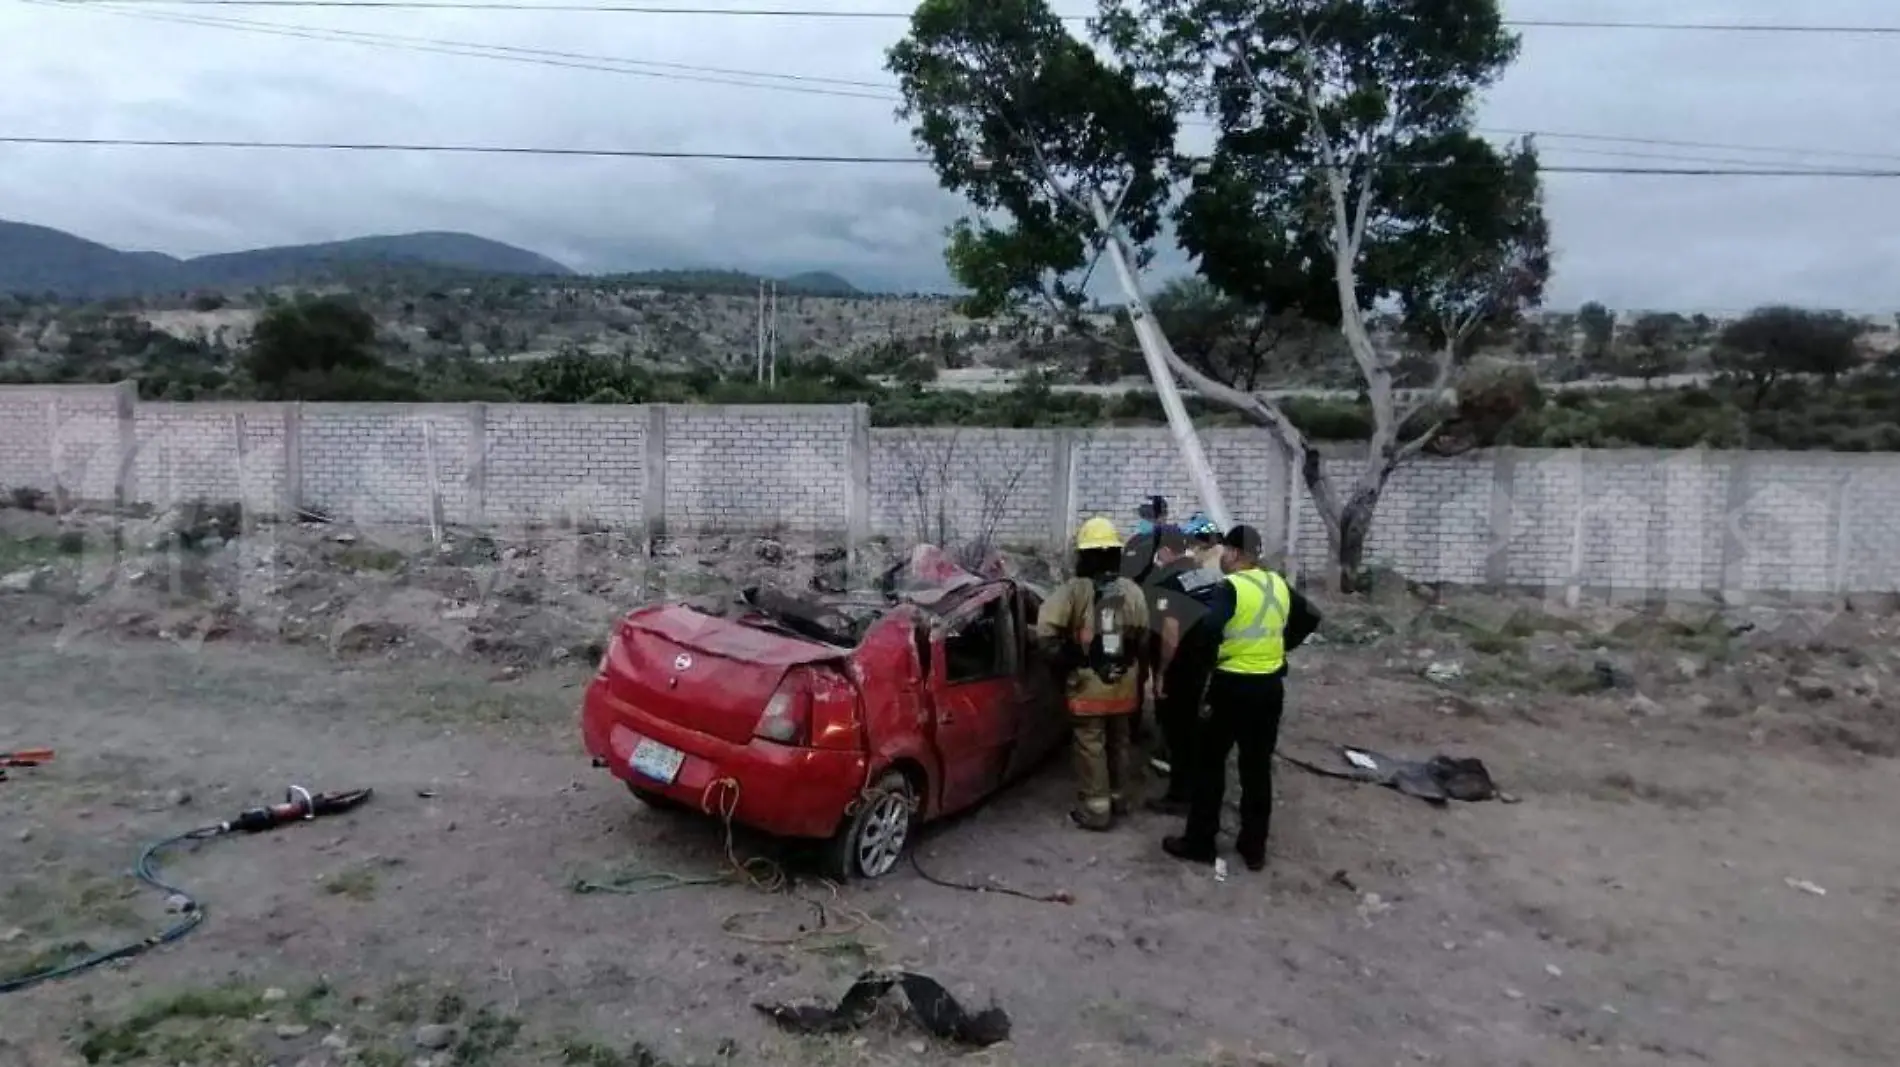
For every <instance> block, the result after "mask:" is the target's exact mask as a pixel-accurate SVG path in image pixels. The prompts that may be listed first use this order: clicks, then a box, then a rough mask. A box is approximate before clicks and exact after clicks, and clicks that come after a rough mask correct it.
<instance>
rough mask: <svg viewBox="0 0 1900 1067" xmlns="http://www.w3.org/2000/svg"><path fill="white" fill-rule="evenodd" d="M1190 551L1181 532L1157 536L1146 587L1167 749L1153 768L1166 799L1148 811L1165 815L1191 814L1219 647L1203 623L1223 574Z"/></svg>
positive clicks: (1157, 707)
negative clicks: (1199, 731) (1163, 779)
mask: <svg viewBox="0 0 1900 1067" xmlns="http://www.w3.org/2000/svg"><path fill="white" fill-rule="evenodd" d="M1190 546H1191V542H1190V541H1189V540H1188V536H1187V534H1186V533H1185V532H1184V531H1183V530H1172V529H1170V530H1163V531H1162V532H1161V533H1160V534H1158V535H1156V538H1155V569H1154V570H1153V571H1152V572H1150V574H1149V581H1148V584H1147V585H1145V586H1143V590H1144V591H1145V592H1146V593H1147V594H1148V618H1149V622H1150V624H1151V625H1153V626H1154V627H1155V635H1154V641H1153V643H1152V645H1151V647H1150V650H1149V653H1150V657H1151V658H1150V661H1149V662H1150V663H1151V665H1152V666H1151V674H1152V676H1153V677H1154V679H1155V718H1156V720H1158V723H1159V725H1160V727H1161V741H1162V745H1163V746H1164V747H1163V749H1162V753H1161V754H1160V755H1158V757H1157V758H1156V759H1155V760H1154V766H1155V769H1156V770H1157V771H1159V772H1161V773H1162V774H1165V775H1167V777H1168V790H1167V793H1166V795H1164V796H1160V797H1152V798H1150V799H1149V800H1148V804H1147V807H1148V810H1149V811H1153V812H1156V813H1159V814H1162V815H1176V816H1179V815H1186V814H1187V810H1188V800H1189V799H1190V794H1189V792H1188V783H1189V782H1190V781H1191V780H1192V777H1193V776H1192V769H1191V762H1192V760H1193V758H1194V742H1193V737H1194V730H1195V728H1196V727H1197V726H1198V725H1199V723H1200V718H1201V698H1202V696H1203V694H1204V693H1205V691H1206V689H1207V675H1208V672H1209V671H1210V670H1211V669H1212V668H1213V666H1214V648H1215V645H1216V644H1217V643H1218V637H1216V636H1213V635H1214V631H1212V630H1211V629H1209V628H1208V627H1206V626H1203V625H1200V623H1201V622H1202V620H1203V618H1204V617H1205V616H1206V615H1207V601H1208V600H1209V598H1210V597H1212V596H1213V594H1214V591H1215V587H1216V586H1218V585H1219V584H1220V582H1221V572H1220V571H1219V570H1208V569H1206V568H1204V567H1202V566H1201V561H1200V560H1199V559H1197V558H1195V556H1194V555H1193V554H1192V553H1191V552H1190V551H1189V548H1190Z"/></svg>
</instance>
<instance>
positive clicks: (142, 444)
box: [128, 403, 291, 515]
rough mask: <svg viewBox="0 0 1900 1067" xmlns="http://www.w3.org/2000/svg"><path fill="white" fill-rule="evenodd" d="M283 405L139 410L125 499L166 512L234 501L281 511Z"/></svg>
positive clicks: (285, 469) (284, 490)
mask: <svg viewBox="0 0 1900 1067" xmlns="http://www.w3.org/2000/svg"><path fill="white" fill-rule="evenodd" d="M290 408H291V406H290V405H287V404H168V403H145V404H140V405H138V407H137V409H136V410H135V412H134V416H133V448H134V452H133V456H132V462H131V471H130V472H129V473H130V476H131V484H130V486H129V487H128V497H129V499H131V500H134V501H137V502H139V503H142V504H152V505H154V506H157V507H165V506H169V505H170V504H173V503H177V502H180V501H186V500H217V501H224V500H235V501H238V502H240V503H242V504H243V505H244V506H245V507H246V508H250V509H252V510H255V511H256V512H258V513H259V514H264V515H283V514H285V513H286V510H287V507H288V505H289V501H290V497H289V495H288V491H289V486H288V474H289V463H288V459H287V452H286V445H287V441H286V435H285V427H286V425H287V420H288V419H289V417H290V415H291V411H290Z"/></svg>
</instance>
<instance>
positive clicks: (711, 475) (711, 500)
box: [664, 405, 858, 534]
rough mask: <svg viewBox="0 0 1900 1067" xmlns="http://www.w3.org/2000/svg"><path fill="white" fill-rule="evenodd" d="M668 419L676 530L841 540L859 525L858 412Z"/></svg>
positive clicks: (691, 414) (787, 410) (670, 515)
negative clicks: (855, 506)
mask: <svg viewBox="0 0 1900 1067" xmlns="http://www.w3.org/2000/svg"><path fill="white" fill-rule="evenodd" d="M664 410H665V419H664V421H665V424H666V438H665V441H666V448H665V457H666V470H665V482H666V487H665V493H666V496H665V500H666V506H665V516H666V523H667V527H668V528H669V529H674V530H702V529H717V530H786V531H797V532H801V533H807V532H837V533H840V534H842V533H844V532H845V530H846V528H847V527H848V526H849V525H850V522H851V510H852V503H851V500H852V495H853V492H854V490H855V487H854V485H853V482H852V477H851V466H850V463H849V455H850V451H851V442H852V438H853V435H854V434H855V432H856V428H857V422H858V411H857V409H855V408H850V407H816V408H813V407H790V406H787V407H775V406H769V405H757V406H738V405H735V406H730V407H713V406H705V407H692V406H685V405H680V406H669V407H667V408H665V409H664Z"/></svg>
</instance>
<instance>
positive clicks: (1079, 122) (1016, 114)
mask: <svg viewBox="0 0 1900 1067" xmlns="http://www.w3.org/2000/svg"><path fill="white" fill-rule="evenodd" d="M888 66H889V69H890V70H891V72H892V73H893V74H895V75H897V79H898V85H899V88H900V89H901V90H902V92H903V97H904V104H903V106H902V107H901V108H900V109H899V111H898V114H899V116H900V117H902V118H904V119H905V120H907V121H909V122H910V123H911V124H912V126H911V133H912V136H913V137H914V138H915V139H916V141H917V143H918V144H919V145H921V146H922V147H923V149H924V151H925V152H926V153H928V154H929V156H930V159H931V163H932V165H933V166H934V168H935V169H936V172H937V177H938V180H939V182H940V183H941V184H942V185H943V187H944V188H945V189H948V190H950V191H951V192H955V193H959V194H961V195H962V196H963V197H964V198H965V199H967V200H968V201H969V202H970V204H971V205H972V206H973V207H975V208H976V209H977V211H978V212H979V213H980V214H979V215H978V217H975V218H965V219H962V220H960V221H959V222H958V223H957V224H956V225H955V226H954V227H953V228H952V231H951V234H950V243H949V249H948V251H947V253H946V256H945V258H946V260H947V262H948V264H949V266H950V272H951V275H952V277H954V278H955V279H956V280H957V282H958V283H959V284H961V285H963V286H964V287H966V288H967V289H969V290H971V292H972V294H973V296H972V298H971V300H970V301H969V308H970V310H971V311H972V312H973V313H977V314H988V313H992V312H995V311H996V310H998V309H1000V308H1002V307H1003V306H1005V305H1006V304H1008V303H1009V302H1010V301H1011V300H1013V299H1016V298H1020V297H1021V296H1024V295H1037V296H1043V297H1047V298H1050V299H1052V300H1054V301H1056V302H1058V303H1060V304H1062V305H1065V306H1069V307H1075V306H1078V305H1079V304H1080V302H1081V299H1082V290H1081V286H1080V284H1079V283H1077V282H1076V281H1075V280H1074V276H1075V275H1076V274H1077V273H1078V272H1080V271H1082V270H1083V269H1084V268H1086V267H1087V266H1088V265H1089V262H1090V260H1091V253H1092V251H1093V247H1094V244H1095V233H1096V227H1095V225H1094V222H1093V220H1092V217H1091V205H1090V203H1089V198H1090V197H1092V196H1101V197H1102V198H1103V199H1104V200H1106V201H1109V202H1116V201H1119V203H1120V206H1121V210H1120V214H1119V216H1118V217H1119V219H1120V221H1121V222H1122V223H1123V224H1124V225H1125V226H1126V227H1127V228H1128V231H1129V233H1130V234H1131V235H1132V236H1133V237H1134V239H1135V240H1136V241H1137V242H1138V243H1146V242H1148V241H1151V240H1152V239H1153V238H1154V237H1155V236H1156V234H1158V233H1159V232H1160V228H1161V209H1162V206H1163V203H1164V201H1165V199H1166V195H1167V188H1168V176H1167V165H1168V161H1169V158H1170V155H1171V153H1172V150H1173V144H1174V135H1175V119H1174V115H1173V112H1172V109H1171V108H1170V106H1169V102H1168V100H1167V97H1166V95H1165V94H1164V93H1163V92H1162V91H1160V90H1159V89H1158V88H1154V87H1146V88H1144V87H1139V86H1137V85H1135V83H1134V82H1133V81H1132V80H1131V79H1129V78H1128V77H1126V76H1125V75H1123V74H1122V73H1120V72H1118V71H1116V70H1113V69H1111V68H1110V67H1109V66H1108V65H1106V64H1105V63H1104V62H1103V61H1102V59H1101V57H1100V56H1098V55H1097V54H1096V52H1095V50H1094V49H1092V48H1090V47H1089V46H1088V45H1087V44H1086V43H1084V42H1082V41H1079V40H1076V39H1075V38H1074V37H1072V36H1070V34H1069V32H1068V30H1067V29H1066V28H1065V27H1064V26H1063V23H1062V20H1061V19H1060V18H1058V17H1057V16H1056V15H1055V14H1054V13H1053V12H1052V11H1051V10H1050V9H1049V7H1048V6H1047V5H1046V4H1044V3H1043V2H1042V0H924V2H923V3H922V4H920V5H919V6H918V8H917V10H916V13H915V14H914V15H912V17H911V26H910V33H909V35H908V36H906V37H905V38H904V39H903V40H902V41H900V42H899V43H898V44H897V45H896V46H894V47H893V48H892V49H891V50H890V53H889V57H888Z"/></svg>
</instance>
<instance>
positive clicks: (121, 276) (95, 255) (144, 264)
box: [0, 221, 574, 299]
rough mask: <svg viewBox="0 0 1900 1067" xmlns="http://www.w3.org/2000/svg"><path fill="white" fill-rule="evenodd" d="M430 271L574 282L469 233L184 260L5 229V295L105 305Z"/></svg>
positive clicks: (47, 232) (1, 278) (0, 274)
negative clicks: (347, 275)
mask: <svg viewBox="0 0 1900 1067" xmlns="http://www.w3.org/2000/svg"><path fill="white" fill-rule="evenodd" d="M366 267H367V268H377V267H382V268H389V267H397V268H402V267H431V268H437V269H444V270H454V271H469V272H475V273H482V274H533V275H571V274H573V273H574V271H573V270H571V269H569V268H568V267H566V266H564V265H563V264H560V263H557V262H555V261H554V260H552V259H549V258H547V257H546V256H542V255H538V254H536V253H533V252H529V251H527V250H526V249H521V248H516V247H514V246H513V245H506V244H502V243H501V242H499V241H491V240H488V239H487V238H483V237H476V236H474V235H472V234H466V233H410V234H400V235H395V236H380V237H359V238H356V239H354V240H349V241H331V242H327V243H324V244H313V245H285V246H281V247H275V248H260V249H256V250H253V251H249V252H229V253H224V254H221V255H214V256H199V257H197V258H195V259H178V258H175V257H173V256H167V255H164V254H162V253H158V252H121V251H119V250H117V249H114V248H108V247H107V246H105V245H102V244H99V243H97V242H95V241H88V240H86V239H84V238H81V237H75V236H73V235H72V234H69V233H65V232H63V231H60V230H54V229H50V228H48V227H45V226H32V225H28V224H26V223H19V222H6V221H0V293H47V292H51V293H56V294H58V295H60V296H64V297H80V298H92V299H96V298H100V297H108V296H131V295H136V294H142V293H153V292H168V291H180V290H188V289H248V288H252V287H254V286H268V285H280V284H285V283H288V282H294V281H314V280H319V279H322V278H325V277H331V276H334V275H336V274H338V273H341V272H346V271H349V270H352V269H360V268H366Z"/></svg>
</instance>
